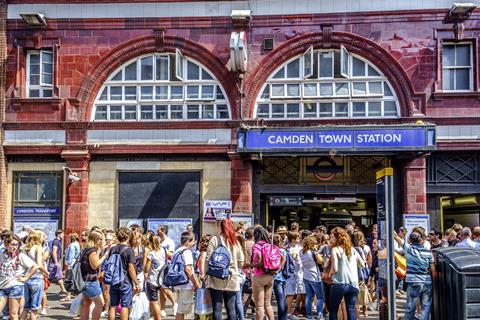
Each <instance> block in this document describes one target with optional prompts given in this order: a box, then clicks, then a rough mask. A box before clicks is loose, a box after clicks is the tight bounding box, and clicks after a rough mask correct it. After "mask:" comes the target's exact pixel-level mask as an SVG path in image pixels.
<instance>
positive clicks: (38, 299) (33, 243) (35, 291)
mask: <svg viewBox="0 0 480 320" xmlns="http://www.w3.org/2000/svg"><path fill="white" fill-rule="evenodd" d="M42 240H43V231H41V230H37V229H35V230H33V231H32V232H30V234H29V235H28V237H27V241H26V242H27V243H26V244H25V248H24V249H25V252H26V254H27V255H28V256H29V257H30V258H31V259H32V260H33V261H35V263H36V264H37V266H38V269H37V271H36V272H35V273H34V274H33V275H32V277H31V278H30V279H28V281H27V282H25V292H24V297H25V305H24V306H23V312H22V315H21V319H27V316H28V315H29V314H30V319H31V320H35V319H37V316H38V311H39V310H40V308H41V303H42V298H43V291H44V288H43V276H44V275H46V276H48V271H47V268H46V267H45V265H44V263H43V247H42Z"/></svg>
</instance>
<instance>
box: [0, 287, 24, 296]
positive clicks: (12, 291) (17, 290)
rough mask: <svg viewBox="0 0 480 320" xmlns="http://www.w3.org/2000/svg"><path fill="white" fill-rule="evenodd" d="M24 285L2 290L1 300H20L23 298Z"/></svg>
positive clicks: (0, 292)
mask: <svg viewBox="0 0 480 320" xmlns="http://www.w3.org/2000/svg"><path fill="white" fill-rule="evenodd" d="M23 291H24V286H23V285H17V286H13V287H10V288H7V289H0V298H5V297H7V298H13V299H20V298H23Z"/></svg>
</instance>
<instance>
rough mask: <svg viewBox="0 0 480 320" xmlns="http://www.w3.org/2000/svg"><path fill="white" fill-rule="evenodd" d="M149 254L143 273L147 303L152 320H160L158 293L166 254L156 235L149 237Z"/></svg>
mask: <svg viewBox="0 0 480 320" xmlns="http://www.w3.org/2000/svg"><path fill="white" fill-rule="evenodd" d="M149 243H150V244H149V248H150V250H149V252H148V255H147V257H146V258H147V259H146V262H145V265H144V267H143V271H144V273H145V274H146V283H147V285H146V290H145V293H146V294H147V298H148V301H149V302H150V313H151V315H152V316H153V319H154V320H160V319H161V318H162V316H161V308H160V304H159V301H158V293H159V291H160V288H161V286H162V283H163V270H164V269H165V265H166V262H167V252H166V250H165V248H162V246H161V245H160V243H161V241H160V238H159V237H158V236H157V235H153V234H152V235H150V238H149Z"/></svg>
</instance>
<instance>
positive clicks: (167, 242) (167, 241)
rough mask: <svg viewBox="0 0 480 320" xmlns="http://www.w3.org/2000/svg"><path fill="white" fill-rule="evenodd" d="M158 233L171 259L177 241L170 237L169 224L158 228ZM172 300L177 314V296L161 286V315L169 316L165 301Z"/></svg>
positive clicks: (174, 312)
mask: <svg viewBox="0 0 480 320" xmlns="http://www.w3.org/2000/svg"><path fill="white" fill-rule="evenodd" d="M157 235H158V236H159V238H160V241H161V243H160V245H161V246H162V248H165V251H166V252H167V258H168V259H169V260H170V259H171V258H172V256H173V252H174V251H175V242H174V241H173V240H172V239H171V238H169V237H168V226H167V225H165V224H164V225H161V226H159V227H158V229H157ZM167 299H168V300H170V301H171V302H172V304H173V314H174V315H175V314H176V313H177V306H178V305H177V303H176V302H175V296H174V295H173V292H172V291H171V290H170V289H168V288H161V289H160V307H161V311H160V313H161V315H162V317H166V316H167V312H166V311H165V302H166V300H167Z"/></svg>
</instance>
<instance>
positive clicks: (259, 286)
mask: <svg viewBox="0 0 480 320" xmlns="http://www.w3.org/2000/svg"><path fill="white" fill-rule="evenodd" d="M253 236H254V238H255V245H254V246H253V252H252V264H251V267H253V277H252V290H253V301H254V302H255V319H257V320H263V318H264V316H265V315H266V316H267V318H268V320H274V319H275V316H274V314H273V308H272V304H271V301H272V290H273V274H272V273H270V272H266V271H265V266H264V262H265V261H267V259H269V257H264V256H263V255H264V254H263V253H262V251H263V250H262V249H263V247H264V246H266V245H271V240H270V237H269V235H268V232H267V230H266V229H265V228H263V227H262V226H257V227H256V228H255V230H254V231H253Z"/></svg>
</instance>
